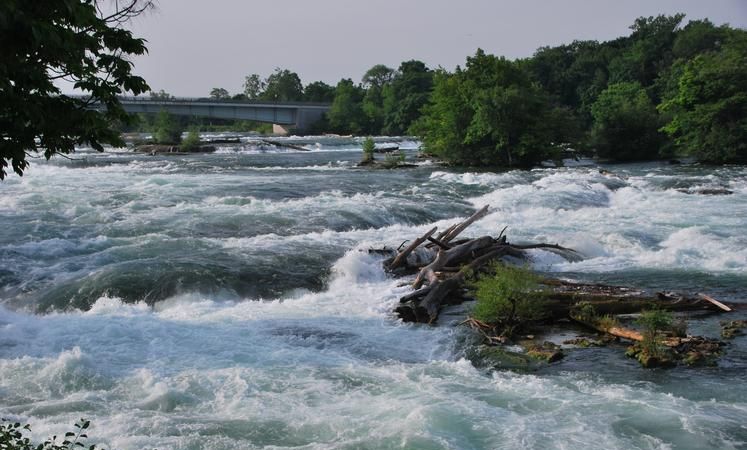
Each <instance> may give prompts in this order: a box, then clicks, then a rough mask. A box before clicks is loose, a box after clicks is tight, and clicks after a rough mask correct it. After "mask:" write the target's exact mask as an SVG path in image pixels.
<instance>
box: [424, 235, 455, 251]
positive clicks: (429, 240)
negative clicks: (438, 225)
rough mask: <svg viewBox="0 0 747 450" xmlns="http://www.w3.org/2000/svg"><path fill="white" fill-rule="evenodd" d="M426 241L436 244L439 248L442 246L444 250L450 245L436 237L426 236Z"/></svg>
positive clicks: (449, 247)
mask: <svg viewBox="0 0 747 450" xmlns="http://www.w3.org/2000/svg"><path fill="white" fill-rule="evenodd" d="M428 242H430V243H432V244H436V245H437V246H438V247H439V248H442V249H444V250H451V246H449V245H447V244H444V243H443V242H441V241H439V240H438V239H436V238H432V237H428Z"/></svg>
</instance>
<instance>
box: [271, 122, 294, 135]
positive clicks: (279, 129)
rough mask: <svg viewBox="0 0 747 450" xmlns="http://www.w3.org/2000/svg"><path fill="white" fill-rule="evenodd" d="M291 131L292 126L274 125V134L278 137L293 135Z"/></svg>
mask: <svg viewBox="0 0 747 450" xmlns="http://www.w3.org/2000/svg"><path fill="white" fill-rule="evenodd" d="M291 129H292V127H291V126H290V125H280V124H277V123H273V124H272V134H277V135H278V136H288V135H289V134H291Z"/></svg>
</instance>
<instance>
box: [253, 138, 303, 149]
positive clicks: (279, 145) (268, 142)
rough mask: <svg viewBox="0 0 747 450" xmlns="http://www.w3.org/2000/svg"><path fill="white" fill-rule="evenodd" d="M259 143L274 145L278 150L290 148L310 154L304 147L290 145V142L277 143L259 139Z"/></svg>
mask: <svg viewBox="0 0 747 450" xmlns="http://www.w3.org/2000/svg"><path fill="white" fill-rule="evenodd" d="M260 141H262V142H264V143H265V144H270V145H274V146H275V147H280V148H290V149H293V150H301V151H303V152H310V151H311V150H310V149H308V148H306V147H301V146H300V145H296V144H291V143H290V142H279V141H273V140H270V139H260Z"/></svg>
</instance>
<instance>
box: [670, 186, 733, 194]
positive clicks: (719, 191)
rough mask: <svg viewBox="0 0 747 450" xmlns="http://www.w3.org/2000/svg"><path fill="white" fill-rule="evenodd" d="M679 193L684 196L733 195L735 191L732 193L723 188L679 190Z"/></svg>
mask: <svg viewBox="0 0 747 450" xmlns="http://www.w3.org/2000/svg"><path fill="white" fill-rule="evenodd" d="M677 192H682V193H683V194H692V195H731V194H733V193H734V191H731V190H729V189H726V188H722V187H713V188H696V189H677Z"/></svg>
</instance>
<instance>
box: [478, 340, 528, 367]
mask: <svg viewBox="0 0 747 450" xmlns="http://www.w3.org/2000/svg"><path fill="white" fill-rule="evenodd" d="M474 356H475V359H476V360H477V361H475V363H476V365H478V366H488V367H491V368H493V369H504V370H518V371H521V372H528V371H534V370H537V369H538V368H539V366H540V363H539V361H537V359H535V358H532V357H530V356H529V355H527V354H524V353H518V352H512V351H509V350H506V349H505V348H504V347H502V346H489V345H480V346H478V347H477V349H476V352H475V355H474Z"/></svg>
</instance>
